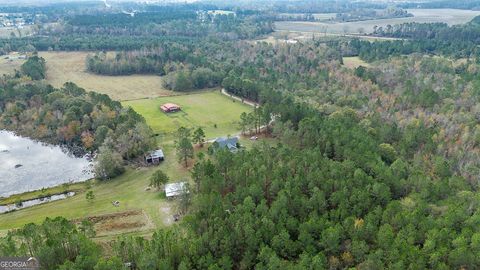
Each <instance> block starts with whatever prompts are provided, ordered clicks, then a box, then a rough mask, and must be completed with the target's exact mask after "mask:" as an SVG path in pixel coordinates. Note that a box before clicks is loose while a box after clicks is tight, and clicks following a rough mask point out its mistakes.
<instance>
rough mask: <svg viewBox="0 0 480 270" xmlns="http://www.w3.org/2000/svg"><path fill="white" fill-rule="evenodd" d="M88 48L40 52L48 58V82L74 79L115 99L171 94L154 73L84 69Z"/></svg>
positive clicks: (74, 81) (87, 87)
mask: <svg viewBox="0 0 480 270" xmlns="http://www.w3.org/2000/svg"><path fill="white" fill-rule="evenodd" d="M88 54H89V53H88V52H40V53H39V55H40V56H41V57H43V58H45V60H46V62H47V82H48V83H50V84H52V85H53V86H55V87H61V86H63V84H64V83H66V82H73V83H75V84H77V85H78V86H80V87H82V88H85V89H86V90H88V91H95V92H99V93H103V94H107V95H109V96H110V97H111V98H113V99H115V100H132V99H140V98H151V97H159V96H169V95H172V94H174V93H173V92H172V91H169V90H167V89H165V88H164V87H163V79H162V77H160V76H156V75H130V76H103V75H97V74H93V73H89V72H87V70H86V63H85V60H86V57H87V55H88Z"/></svg>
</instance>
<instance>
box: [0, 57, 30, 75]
mask: <svg viewBox="0 0 480 270" xmlns="http://www.w3.org/2000/svg"><path fill="white" fill-rule="evenodd" d="M8 57H9V56H7V55H2V56H0V75H3V74H13V73H14V72H15V70H20V66H21V65H22V64H23V63H24V62H25V60H24V59H18V58H15V59H7V58H8Z"/></svg>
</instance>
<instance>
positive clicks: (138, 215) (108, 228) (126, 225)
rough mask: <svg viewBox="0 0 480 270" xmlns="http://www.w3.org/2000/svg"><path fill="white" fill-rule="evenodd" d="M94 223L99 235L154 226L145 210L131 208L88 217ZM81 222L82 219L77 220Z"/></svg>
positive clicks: (141, 229)
mask: <svg viewBox="0 0 480 270" xmlns="http://www.w3.org/2000/svg"><path fill="white" fill-rule="evenodd" d="M87 220H89V221H90V222H92V223H93V227H94V229H95V232H96V236H97V237H102V236H108V235H116V234H123V233H129V232H138V231H145V230H150V229H153V228H154V225H153V222H152V220H151V219H150V217H149V216H148V215H147V214H146V213H145V212H144V211H143V210H130V211H124V212H119V213H112V214H106V215H99V216H91V217H87ZM75 222H80V220H75Z"/></svg>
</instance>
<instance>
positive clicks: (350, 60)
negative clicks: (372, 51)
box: [343, 56, 370, 68]
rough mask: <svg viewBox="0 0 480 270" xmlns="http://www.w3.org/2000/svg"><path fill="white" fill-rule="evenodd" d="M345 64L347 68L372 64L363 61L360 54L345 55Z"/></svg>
mask: <svg viewBox="0 0 480 270" xmlns="http://www.w3.org/2000/svg"><path fill="white" fill-rule="evenodd" d="M343 65H344V66H346V67H347V68H357V67H359V66H364V67H368V66H370V64H369V63H367V62H365V61H363V60H362V59H360V57H358V56H352V57H343Z"/></svg>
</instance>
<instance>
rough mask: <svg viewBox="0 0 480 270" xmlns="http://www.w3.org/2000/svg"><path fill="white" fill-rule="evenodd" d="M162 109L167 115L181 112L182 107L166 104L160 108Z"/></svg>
mask: <svg viewBox="0 0 480 270" xmlns="http://www.w3.org/2000/svg"><path fill="white" fill-rule="evenodd" d="M160 109H162V111H163V112H165V113H169V112H176V111H180V106H178V105H177V104H173V103H165V104H163V105H162V106H160Z"/></svg>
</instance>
